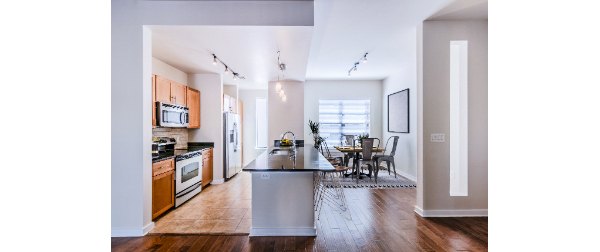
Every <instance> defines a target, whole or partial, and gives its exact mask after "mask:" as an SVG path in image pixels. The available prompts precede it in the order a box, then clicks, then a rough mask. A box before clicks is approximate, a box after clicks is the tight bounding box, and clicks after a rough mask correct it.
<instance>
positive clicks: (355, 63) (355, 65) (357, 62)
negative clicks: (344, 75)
mask: <svg viewBox="0 0 600 252" xmlns="http://www.w3.org/2000/svg"><path fill="white" fill-rule="evenodd" d="M368 54H369V53H368V52H366V53H365V54H364V55H363V56H362V57H361V58H360V59H359V60H358V61H356V62H354V65H353V66H352V67H351V68H350V70H348V77H350V76H351V75H352V72H353V71H356V70H358V65H359V64H360V63H361V62H362V63H367V55H368Z"/></svg>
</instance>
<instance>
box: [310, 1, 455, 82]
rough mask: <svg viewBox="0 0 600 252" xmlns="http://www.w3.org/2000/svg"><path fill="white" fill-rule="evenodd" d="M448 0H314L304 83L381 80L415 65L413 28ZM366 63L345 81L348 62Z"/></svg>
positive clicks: (350, 63) (351, 64)
mask: <svg viewBox="0 0 600 252" xmlns="http://www.w3.org/2000/svg"><path fill="white" fill-rule="evenodd" d="M446 2H448V0H378V1H364V0H316V1H315V32H314V35H313V42H312V45H311V49H310V58H309V61H308V71H307V79H353V80H354V79H368V80H381V79H384V78H386V77H388V76H389V75H390V74H392V73H394V72H398V69H399V68H403V64H406V62H407V60H406V58H407V57H411V60H412V61H409V62H413V63H412V64H415V62H416V59H412V58H414V56H409V55H414V51H415V50H416V49H417V48H416V39H417V38H416V27H417V25H418V24H419V23H420V22H422V21H423V20H425V19H426V18H427V17H429V15H431V14H432V13H434V12H435V11H437V10H439V9H440V8H441V7H442V6H443V5H444V3H446ZM365 52H369V56H368V62H367V63H365V64H362V63H361V64H360V65H359V66H358V71H356V72H353V73H352V76H351V77H348V70H349V69H350V68H351V67H352V66H353V64H354V62H356V61H357V60H359V59H360V57H361V56H362V55H363V54H364V53H365Z"/></svg>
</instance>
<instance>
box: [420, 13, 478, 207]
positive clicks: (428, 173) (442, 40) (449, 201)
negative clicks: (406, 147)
mask: <svg viewBox="0 0 600 252" xmlns="http://www.w3.org/2000/svg"><path fill="white" fill-rule="evenodd" d="M450 40H468V41H469V42H468V43H469V48H468V57H469V58H468V71H469V73H468V87H469V91H468V92H469V95H468V101H469V109H468V110H469V115H468V116H469V126H468V127H469V144H468V148H469V152H468V156H469V161H468V165H469V168H468V170H469V179H468V183H469V185H468V188H469V190H468V196H460V197H451V196H450V194H449V190H450V186H449V181H450V175H449V167H450V164H449V162H450V158H449V152H450V148H449V142H450V141H452V139H449V137H448V136H449V130H450V125H449V123H450V118H449V117H450V116H449V114H450V111H449V72H450V70H449V69H450V66H449V59H450ZM422 51H423V54H422V58H420V61H421V62H420V63H421V64H422V77H421V76H420V77H421V78H422V90H423V92H422V95H423V99H422V103H423V111H422V114H423V115H422V122H420V123H421V124H422V128H423V154H422V155H423V156H422V158H423V164H422V167H419V172H422V173H423V179H422V180H423V181H422V183H419V186H421V187H422V190H423V199H422V205H417V207H420V208H421V209H422V211H423V212H424V213H425V215H428V214H427V212H430V213H434V214H442V215H443V214H447V215H457V214H473V215H487V208H488V184H487V181H488V165H487V162H488V160H487V156H488V151H487V144H488V142H487V127H488V125H487V120H488V117H487V116H488V115H487V105H488V101H487V92H488V89H487V78H488V76H487V21H425V22H423V27H422ZM431 133H444V134H446V142H443V143H433V142H430V141H429V136H430V134H431ZM420 182H421V181H420Z"/></svg>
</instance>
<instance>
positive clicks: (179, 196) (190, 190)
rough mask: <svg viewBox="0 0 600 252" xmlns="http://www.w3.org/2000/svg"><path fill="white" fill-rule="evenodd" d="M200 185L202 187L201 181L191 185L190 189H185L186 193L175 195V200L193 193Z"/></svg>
mask: <svg viewBox="0 0 600 252" xmlns="http://www.w3.org/2000/svg"><path fill="white" fill-rule="evenodd" d="M201 185H202V180H200V181H198V183H196V184H194V185H192V186H190V187H188V188H186V189H185V190H186V192H185V193H184V194H181V195H175V198H181V197H183V196H185V195H187V194H188V193H191V192H193V191H194V190H195V189H196V188H198V187H200V186H201Z"/></svg>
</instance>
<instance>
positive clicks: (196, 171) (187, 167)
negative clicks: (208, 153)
mask: <svg viewBox="0 0 600 252" xmlns="http://www.w3.org/2000/svg"><path fill="white" fill-rule="evenodd" d="M175 173H176V174H175V207H178V206H179V205H181V204H183V203H184V202H185V201H187V200H188V199H190V198H192V197H194V195H196V194H198V193H200V190H201V189H202V152H201V151H192V152H188V153H185V154H182V155H177V156H175Z"/></svg>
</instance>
